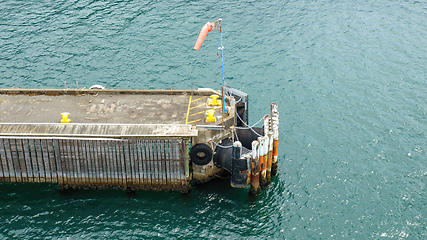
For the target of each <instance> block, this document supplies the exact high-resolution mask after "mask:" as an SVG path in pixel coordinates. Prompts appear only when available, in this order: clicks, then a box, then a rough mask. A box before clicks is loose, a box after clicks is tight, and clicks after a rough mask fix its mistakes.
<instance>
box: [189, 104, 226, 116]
mask: <svg viewBox="0 0 427 240" xmlns="http://www.w3.org/2000/svg"><path fill="white" fill-rule="evenodd" d="M218 108H221V106H219V107H214V108H209V109H208V110H210V109H218ZM202 113H206V111H201V112H197V113H193V114H190V117H191V116H194V115H197V114H202Z"/></svg>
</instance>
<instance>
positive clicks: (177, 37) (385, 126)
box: [0, 0, 427, 239]
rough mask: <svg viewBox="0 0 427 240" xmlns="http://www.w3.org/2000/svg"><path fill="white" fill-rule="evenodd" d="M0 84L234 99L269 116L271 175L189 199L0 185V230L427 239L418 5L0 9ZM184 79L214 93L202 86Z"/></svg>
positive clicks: (66, 4)
mask: <svg viewBox="0 0 427 240" xmlns="http://www.w3.org/2000/svg"><path fill="white" fill-rule="evenodd" d="M0 13H1V14H0V51H1V54H0V87H1V88H11V87H19V88H64V87H65V85H66V86H67V87H69V88H75V87H76V86H77V84H78V86H79V87H90V86H91V85H94V84H101V85H104V86H105V87H107V88H115V89H119V88H130V89H163V88H168V87H172V88H176V89H188V88H190V87H191V85H192V83H193V82H197V81H213V82H216V83H220V82H221V65H220V59H219V58H218V57H217V55H216V53H218V49H217V48H218V47H219V34H218V33H217V32H211V33H209V35H208V37H207V39H206V40H205V42H204V44H203V46H202V48H201V49H200V51H198V52H197V51H195V50H193V49H192V47H193V46H194V43H195V41H196V39H197V36H198V34H199V31H200V29H201V28H202V26H203V25H204V24H205V23H206V22H207V21H214V20H217V19H218V18H222V19H223V41H224V46H225V49H224V63H225V77H226V81H227V84H228V85H230V86H233V87H235V88H238V89H241V90H242V91H245V92H246V93H248V94H249V98H250V103H249V107H250V113H249V114H250V123H255V122H256V121H257V120H258V119H260V118H261V117H262V116H264V114H266V113H268V111H269V103H270V102H271V101H275V102H277V103H278V104H279V111H280V114H281V115H280V121H281V123H280V145H279V148H280V152H279V170H278V176H277V177H275V178H274V179H273V181H272V184H271V185H270V187H269V188H267V189H265V190H264V191H263V192H262V193H261V194H260V195H259V196H258V197H251V196H249V195H248V190H247V189H233V188H231V187H230V186H229V183H228V182H227V181H221V180H218V181H214V182H211V183H208V184H206V185H203V186H195V187H194V188H193V191H192V192H191V193H190V194H189V195H181V194H179V193H165V192H137V193H136V194H133V195H127V194H126V193H125V192H123V191H119V190H76V191H69V192H65V193H61V192H59V191H58V187H57V186H56V185H49V184H4V183H3V184H0V238H2V239H15V238H20V239H46V238H48V239H49V238H53V239H57V238H59V239H87V238H92V239H104V238H106V239H128V238H130V239H153V238H154V239H156V238H157V239H164V238H166V239H176V238H181V239H198V238H202V239H212V238H214V239H218V238H221V239H236V238H237V239H244V238H247V239H266V238H268V237H270V238H271V239H382V238H384V239H389V238H391V239H426V238H427V210H426V206H427V194H426V193H427V189H426V184H427V140H426V137H427V133H426V131H427V120H426V117H427V115H426V112H427V97H426V96H427V66H426V65H427V53H426V47H427V37H426V36H427V2H426V1H425V0H420V1H410V0H406V1H404V0H376V1H373V0H365V1H359V0H354V1H338V0H310V1H307V0H304V1H295V0H293V1H292V0H289V1H279V0H274V1H263V0H261V1H124V0H121V1H95V0H91V1H84V0H74V1H73V0H71V1H70V0H67V1H61V0H56V1H52V0H37V1H31V0H26V1H24V0H4V1H1V2H0ZM194 86H195V87H196V86H203V87H213V88H217V85H216V84H213V83H194Z"/></svg>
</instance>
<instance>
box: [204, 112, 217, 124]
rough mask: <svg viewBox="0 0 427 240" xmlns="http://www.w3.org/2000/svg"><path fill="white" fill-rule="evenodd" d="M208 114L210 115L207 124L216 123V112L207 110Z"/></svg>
mask: <svg viewBox="0 0 427 240" xmlns="http://www.w3.org/2000/svg"><path fill="white" fill-rule="evenodd" d="M206 113H207V114H208V117H207V118H206V122H216V118H215V115H214V114H215V110H213V109H211V110H207V111H206Z"/></svg>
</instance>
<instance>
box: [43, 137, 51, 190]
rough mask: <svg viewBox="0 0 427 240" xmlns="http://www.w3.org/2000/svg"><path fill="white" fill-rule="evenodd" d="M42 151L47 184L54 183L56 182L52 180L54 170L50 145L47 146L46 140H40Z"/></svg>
mask: <svg viewBox="0 0 427 240" xmlns="http://www.w3.org/2000/svg"><path fill="white" fill-rule="evenodd" d="M40 151H41V157H42V159H43V163H44V169H45V177H46V182H54V180H53V178H52V175H53V173H52V171H53V169H52V168H51V165H50V160H49V150H48V145H47V142H46V139H41V140H40Z"/></svg>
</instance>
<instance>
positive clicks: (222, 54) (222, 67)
mask: <svg viewBox="0 0 427 240" xmlns="http://www.w3.org/2000/svg"><path fill="white" fill-rule="evenodd" d="M218 21H219V38H220V44H221V45H220V47H219V49H220V50H221V70H222V112H223V113H226V112H227V110H226V109H225V96H224V88H225V77H224V53H223V50H224V46H222V28H221V21H222V19H219V20H218Z"/></svg>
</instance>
